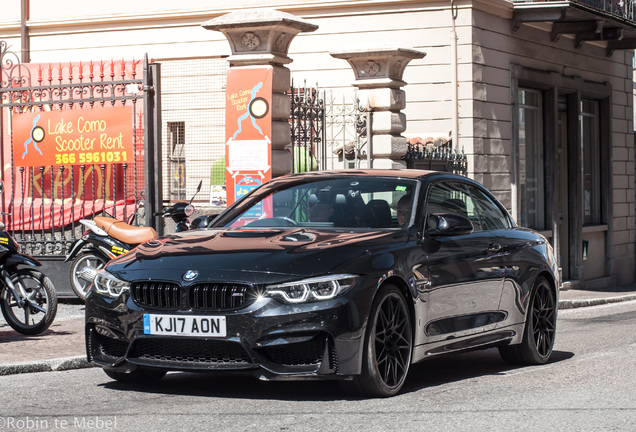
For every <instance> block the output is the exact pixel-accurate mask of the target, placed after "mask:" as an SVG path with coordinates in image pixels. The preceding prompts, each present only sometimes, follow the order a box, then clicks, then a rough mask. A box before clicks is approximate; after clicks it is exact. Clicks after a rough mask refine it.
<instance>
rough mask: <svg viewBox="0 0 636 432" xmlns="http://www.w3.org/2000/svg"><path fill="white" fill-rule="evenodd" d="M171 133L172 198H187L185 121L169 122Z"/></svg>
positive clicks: (169, 131)
mask: <svg viewBox="0 0 636 432" xmlns="http://www.w3.org/2000/svg"><path fill="white" fill-rule="evenodd" d="M168 133H169V134H170V137H169V138H170V178H171V182H170V199H171V200H185V199H186V160H185V122H168Z"/></svg>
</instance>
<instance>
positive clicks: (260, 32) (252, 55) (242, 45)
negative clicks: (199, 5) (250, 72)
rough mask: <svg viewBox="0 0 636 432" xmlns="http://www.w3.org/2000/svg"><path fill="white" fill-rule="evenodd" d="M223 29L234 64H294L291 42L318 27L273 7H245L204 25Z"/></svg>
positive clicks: (216, 29) (212, 28)
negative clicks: (290, 48) (290, 53)
mask: <svg viewBox="0 0 636 432" xmlns="http://www.w3.org/2000/svg"><path fill="white" fill-rule="evenodd" d="M202 26H203V27H204V28H205V29H207V30H215V31H220V32H221V33H223V34H224V35H225V37H226V38H227V40H228V42H229V43H230V49H231V50H232V56H231V57H230V58H229V61H230V65H232V66H249V65H263V64H272V65H283V64H287V63H291V62H292V59H290V58H289V57H288V55H287V54H288V51H289V44H290V43H291V41H292V39H294V37H296V35H297V34H298V33H301V32H312V31H315V30H316V29H317V28H318V26H317V25H315V24H312V23H310V22H308V21H305V20H303V19H301V18H298V17H296V16H294V15H291V14H288V13H285V12H280V11H277V10H274V9H255V10H253V9H246V10H238V11H235V12H230V13H228V14H226V15H223V16H220V17H218V18H214V19H212V20H210V21H207V22H205V23H203V24H202Z"/></svg>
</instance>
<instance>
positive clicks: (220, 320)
mask: <svg viewBox="0 0 636 432" xmlns="http://www.w3.org/2000/svg"><path fill="white" fill-rule="evenodd" d="M144 334H149V335H162V336H208V337H209V336H213V337H225V336H226V335H227V329H226V327H225V317H224V316H201V315H156V314H144Z"/></svg>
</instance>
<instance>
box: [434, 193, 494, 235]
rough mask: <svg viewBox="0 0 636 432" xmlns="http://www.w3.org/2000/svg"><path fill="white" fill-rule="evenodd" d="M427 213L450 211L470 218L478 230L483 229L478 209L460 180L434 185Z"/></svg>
mask: <svg viewBox="0 0 636 432" xmlns="http://www.w3.org/2000/svg"><path fill="white" fill-rule="evenodd" d="M426 213H427V215H430V214H434V213H450V214H456V215H459V216H463V217H466V218H468V219H469V220H470V221H471V222H472V223H473V227H474V229H475V230H476V231H478V230H480V229H481V225H480V218H479V214H478V209H477V207H476V206H475V203H474V202H473V199H472V197H471V196H470V194H469V193H468V190H467V189H466V187H465V186H464V185H463V184H462V183H459V182H443V183H437V184H435V185H433V186H432V187H431V189H430V192H429V195H428V203H427V207H426Z"/></svg>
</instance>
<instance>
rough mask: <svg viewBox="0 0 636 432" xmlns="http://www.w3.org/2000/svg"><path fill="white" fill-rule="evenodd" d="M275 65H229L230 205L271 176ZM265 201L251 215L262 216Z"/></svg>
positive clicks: (227, 155) (227, 156)
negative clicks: (234, 66) (232, 66)
mask: <svg viewBox="0 0 636 432" xmlns="http://www.w3.org/2000/svg"><path fill="white" fill-rule="evenodd" d="M272 75H273V68H272V66H253V67H236V68H230V69H229V70H228V73H227V92H226V98H225V137H226V146H225V164H226V173H225V180H226V181H225V184H226V191H227V203H228V205H229V204H231V203H233V202H234V201H236V200H238V199H240V198H241V197H243V196H244V195H246V194H247V193H249V192H250V191H252V190H253V189H255V188H257V187H258V186H260V185H261V184H263V183H264V182H265V181H267V180H270V179H271V178H272V171H271V154H272V151H271V150H272V142H271V139H270V138H271V136H272V117H271V105H272ZM263 211H264V209H263V208H262V204H261V205H260V206H259V207H258V208H256V209H255V210H254V214H253V215H249V217H250V218H254V219H257V218H259V217H261V216H262V212H263Z"/></svg>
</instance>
